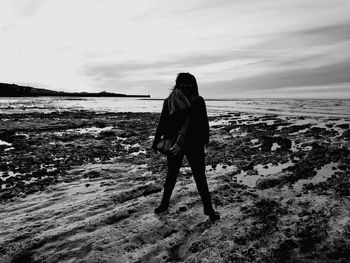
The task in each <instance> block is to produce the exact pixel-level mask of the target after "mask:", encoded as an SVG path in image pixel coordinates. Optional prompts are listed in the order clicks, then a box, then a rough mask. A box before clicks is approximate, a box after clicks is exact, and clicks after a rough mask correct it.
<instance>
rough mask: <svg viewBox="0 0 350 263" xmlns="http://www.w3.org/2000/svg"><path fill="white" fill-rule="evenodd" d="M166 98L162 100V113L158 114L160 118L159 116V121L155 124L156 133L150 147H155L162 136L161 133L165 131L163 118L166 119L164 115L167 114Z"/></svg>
mask: <svg viewBox="0 0 350 263" xmlns="http://www.w3.org/2000/svg"><path fill="white" fill-rule="evenodd" d="M167 110H168V107H167V100H164V102H163V108H162V113H161V114H160V118H159V122H158V126H157V130H156V134H155V136H154V141H153V144H152V148H153V149H155V148H156V147H157V144H158V142H159V141H160V139H161V138H162V135H163V134H164V131H165V125H166V124H165V120H166V116H167Z"/></svg>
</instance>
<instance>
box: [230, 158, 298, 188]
mask: <svg viewBox="0 0 350 263" xmlns="http://www.w3.org/2000/svg"><path fill="white" fill-rule="evenodd" d="M292 165H294V164H293V163H292V161H288V162H286V163H280V164H278V165H273V164H272V163H268V164H266V165H262V164H258V165H255V166H254V170H255V171H257V173H256V174H249V173H248V171H241V172H240V173H239V174H236V175H234V176H233V177H234V178H235V180H237V182H238V183H240V184H244V185H246V186H249V187H255V186H256V182H257V181H258V180H259V179H260V178H261V177H263V176H268V175H274V174H277V173H280V172H282V170H283V169H286V168H288V167H290V166H292Z"/></svg>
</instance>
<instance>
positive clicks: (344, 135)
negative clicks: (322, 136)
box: [341, 129, 350, 139]
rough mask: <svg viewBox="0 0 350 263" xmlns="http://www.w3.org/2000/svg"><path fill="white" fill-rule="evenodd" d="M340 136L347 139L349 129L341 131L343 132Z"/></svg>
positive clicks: (349, 132)
mask: <svg viewBox="0 0 350 263" xmlns="http://www.w3.org/2000/svg"><path fill="white" fill-rule="evenodd" d="M341 137H343V138H346V139H349V138H350V130H349V129H348V130H346V131H344V132H343V134H342V135H341Z"/></svg>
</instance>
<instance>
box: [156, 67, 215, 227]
mask: <svg viewBox="0 0 350 263" xmlns="http://www.w3.org/2000/svg"><path fill="white" fill-rule="evenodd" d="M188 118H189V122H188ZM186 120H187V121H186ZM186 125H187V127H185V130H186V132H185V134H182V133H181V132H180V130H181V131H182V130H184V129H183V127H184V126H186ZM162 136H164V138H173V139H174V140H175V141H176V143H175V144H174V145H173V146H172V147H171V148H170V151H171V153H170V154H168V155H167V162H168V173H167V177H166V180H165V184H164V190H163V198H162V201H161V203H160V205H159V206H158V207H157V208H156V209H155V210H154V212H155V213H157V214H158V213H161V212H164V211H166V210H167V209H168V206H169V201H170V197H171V194H172V191H173V189H174V187H175V183H176V179H177V176H178V174H179V170H180V167H181V164H182V159H183V157H184V155H186V158H187V160H188V162H189V164H190V166H191V170H192V173H193V177H194V179H195V182H196V185H197V189H198V192H199V194H200V196H201V199H202V202H203V207H204V214H206V215H208V216H209V217H210V218H211V219H212V220H218V219H220V216H219V214H218V213H217V212H215V211H214V209H213V207H212V204H211V199H210V193H209V189H208V184H207V179H206V176H205V154H204V145H205V144H207V143H208V142H209V123H208V116H207V110H206V106H205V102H204V99H203V98H202V97H201V96H199V94H198V86H197V81H196V79H195V77H194V76H193V75H191V74H190V73H179V74H178V76H177V78H176V85H175V87H174V89H173V91H172V93H171V94H170V95H169V97H168V98H166V99H165V100H164V103H163V109H162V113H161V116H160V120H159V124H158V127H157V130H156V134H155V138H154V142H153V146H152V148H153V149H154V150H155V151H156V152H157V148H156V146H157V144H158V142H159V141H160V140H161V138H162Z"/></svg>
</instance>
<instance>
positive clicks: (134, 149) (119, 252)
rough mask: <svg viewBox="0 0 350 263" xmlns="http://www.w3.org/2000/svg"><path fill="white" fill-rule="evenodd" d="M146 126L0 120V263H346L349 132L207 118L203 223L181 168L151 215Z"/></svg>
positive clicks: (153, 181) (151, 120)
mask: <svg viewBox="0 0 350 263" xmlns="http://www.w3.org/2000/svg"><path fill="white" fill-rule="evenodd" d="M158 118H159V115H158V114H152V113H101V114H97V113H94V112H87V111H79V112H64V113H47V114H43V113H28V114H2V115H1V116H0V189H1V190H0V202H1V204H0V205H1V210H0V262H244V263H245V262H276V263H277V262H349V261H350V252H349V251H350V200H349V193H350V175H349V171H350V150H349V146H350V129H349V123H350V120H349V119H344V118H327V117H325V118H312V117H293V116H279V115H258V114H254V115H252V114H246V113H238V112H237V113H227V114H225V115H219V116H212V117H210V126H211V141H210V144H209V145H208V146H207V148H206V163H207V167H206V171H207V178H208V182H209V187H210V190H211V193H212V199H213V203H214V206H215V208H216V209H217V210H218V211H220V213H221V220H220V221H216V222H212V221H210V220H209V219H208V218H207V217H206V216H205V215H203V211H202V205H201V201H200V198H199V195H198V193H197V191H196V186H195V184H194V180H193V178H192V176H191V171H190V169H189V167H188V163H187V161H186V160H184V163H183V168H182V169H181V171H180V176H179V178H178V182H177V185H176V188H175V190H174V194H173V198H172V200H171V206H170V209H169V212H168V213H164V214H161V215H155V214H154V213H153V209H154V208H155V207H156V206H157V205H158V203H159V201H160V198H161V191H162V185H163V182H164V179H165V173H166V160H165V157H164V156H162V155H160V154H157V155H156V154H154V153H153V152H152V151H151V150H150V149H149V147H150V145H151V143H152V139H153V137H152V135H153V134H154V131H155V127H156V125H157V121H158Z"/></svg>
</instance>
